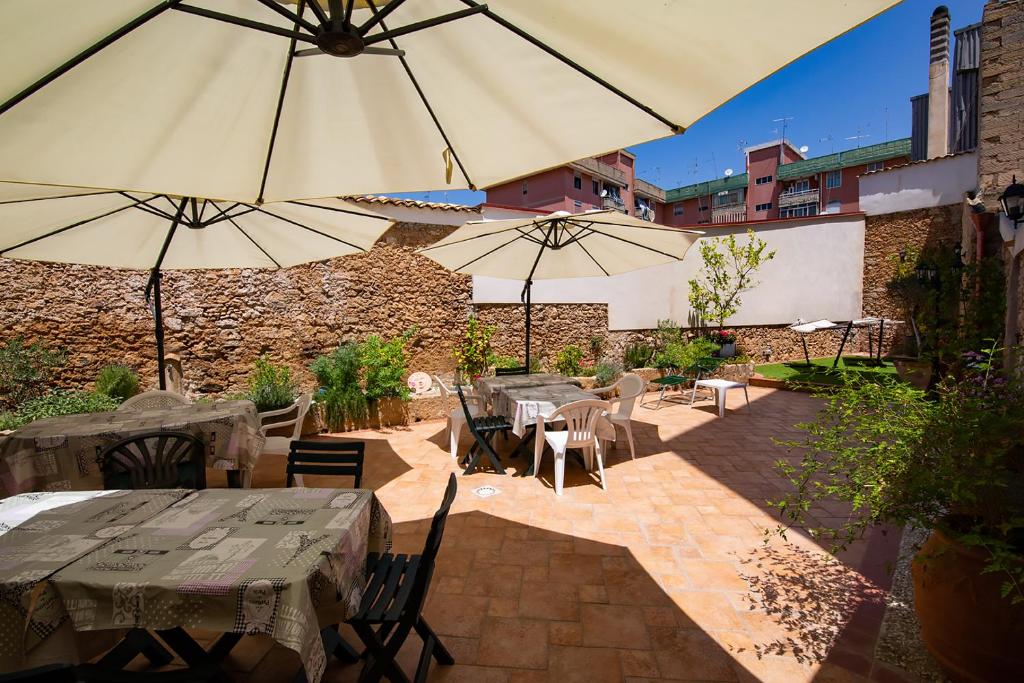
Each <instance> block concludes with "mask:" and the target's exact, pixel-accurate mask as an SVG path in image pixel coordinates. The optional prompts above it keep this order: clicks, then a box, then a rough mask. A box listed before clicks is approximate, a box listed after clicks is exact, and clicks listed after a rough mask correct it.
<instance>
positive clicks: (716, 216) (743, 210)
mask: <svg viewBox="0 0 1024 683" xmlns="http://www.w3.org/2000/svg"><path fill="white" fill-rule="evenodd" d="M745 220H747V207H746V206H745V205H743V204H738V205H735V204H734V205H732V206H723V207H720V208H717V209H713V210H712V211H711V222H712V223H740V222H742V221H745Z"/></svg>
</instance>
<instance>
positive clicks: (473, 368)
mask: <svg viewBox="0 0 1024 683" xmlns="http://www.w3.org/2000/svg"><path fill="white" fill-rule="evenodd" d="M495 330H497V328H496V327H495V326H494V325H485V324H483V323H482V322H480V319H479V318H477V317H476V316H475V315H471V316H470V317H469V320H468V321H466V331H465V333H464V334H463V335H462V338H461V339H460V340H459V341H458V343H456V345H455V350H454V354H453V355H454V357H455V371H456V373H457V375H458V381H459V383H464V382H468V381H472V380H474V379H476V378H477V377H481V376H482V375H483V374H484V373H485V372H487V369H488V368H489V367H490V361H491V358H492V356H493V355H494V353H493V351H492V350H491V337H493V336H494V332H495Z"/></svg>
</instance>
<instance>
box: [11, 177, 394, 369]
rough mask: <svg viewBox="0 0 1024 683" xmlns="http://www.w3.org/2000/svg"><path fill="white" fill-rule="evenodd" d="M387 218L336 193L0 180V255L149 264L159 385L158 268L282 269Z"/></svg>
mask: <svg viewBox="0 0 1024 683" xmlns="http://www.w3.org/2000/svg"><path fill="white" fill-rule="evenodd" d="M392 224H393V223H392V221H391V219H390V218H388V217H387V216H382V215H380V214H376V213H373V212H371V211H367V210H365V209H363V208H361V207H359V206H356V205H354V204H351V203H349V202H345V201H343V200H340V199H317V200H310V201H302V202H281V203H278V204H264V205H262V206H255V205H248V204H240V203H238V202H213V201H208V200H205V199H194V198H189V197H168V196H166V195H151V194H144V193H139V192H117V191H109V190H108V191H98V190H90V189H86V188H81V187H57V186H47V185H30V184H21V183H2V182H0V256H4V257H7V258H14V259H26V260H32V261H49V262H55V263H81V264H87V265H96V266H107V267H111V268H131V269H144V270H151V271H152V274H151V276H150V279H149V283H148V284H147V286H146V296H147V299H148V298H149V295H150V292H151V291H152V294H153V313H154V316H155V318H156V341H157V361H158V365H159V374H160V388H161V389H162V388H164V386H165V383H166V378H165V376H164V353H163V321H162V311H161V305H160V271H161V270H162V269H174V270H187V269H198V268H283V267H287V266H293V265H297V264H300V263H307V262H311V261H322V260H325V259H329V258H334V257H337V256H347V255H350V254H356V253H362V252H365V251H369V249H370V248H371V247H372V246H373V244H374V242H376V241H377V239H378V238H379V237H380V236H381V235H382V234H383V233H384V232H385V231H386V230H387V229H388V228H389V227H391V225H392Z"/></svg>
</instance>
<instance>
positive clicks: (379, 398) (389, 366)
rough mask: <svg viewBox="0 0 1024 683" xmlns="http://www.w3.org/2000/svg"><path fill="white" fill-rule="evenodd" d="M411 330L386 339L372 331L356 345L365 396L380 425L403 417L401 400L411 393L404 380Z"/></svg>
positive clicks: (408, 397)
mask: <svg viewBox="0 0 1024 683" xmlns="http://www.w3.org/2000/svg"><path fill="white" fill-rule="evenodd" d="M414 334H415V330H408V331H407V332H405V333H404V334H401V335H399V336H397V337H394V338H393V339H390V340H388V341H385V340H384V339H383V338H381V337H380V336H378V335H375V334H374V335H370V336H369V337H367V338H366V340H365V341H363V343H362V344H360V345H359V355H360V358H361V361H362V366H363V377H364V381H365V391H366V398H367V399H369V401H370V407H371V408H372V409H373V410H374V411H375V412H376V414H377V416H378V418H379V421H380V424H381V425H390V424H404V423H405V421H406V414H405V413H406V408H405V405H404V403H405V402H406V401H408V400H409V399H410V397H411V396H412V392H411V391H410V390H409V385H408V384H406V381H405V379H406V375H407V374H408V365H409V356H408V353H407V352H406V347H407V346H408V344H409V341H410V340H411V339H412V336H413V335H414Z"/></svg>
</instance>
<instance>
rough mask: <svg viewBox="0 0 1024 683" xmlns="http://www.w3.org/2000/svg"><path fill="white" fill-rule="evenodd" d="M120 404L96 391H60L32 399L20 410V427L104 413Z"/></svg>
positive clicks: (18, 419) (18, 416) (18, 414)
mask: <svg viewBox="0 0 1024 683" xmlns="http://www.w3.org/2000/svg"><path fill="white" fill-rule="evenodd" d="M117 406H118V402H117V401H116V400H115V399H113V398H111V397H109V396H105V395H104V394H100V393H97V392H95V391H65V390H63V389H58V390H55V391H51V392H50V393H48V394H43V395H42V396H37V397H35V398H30V399H29V400H27V401H25V402H24V403H23V404H21V407H20V408H19V409H18V413H17V421H18V423H19V425H23V424H27V423H29V422H32V421H34V420H41V419H43V418H44V417H57V416H58V415H77V414H79V413H104V412H107V411H110V410H116V409H117Z"/></svg>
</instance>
